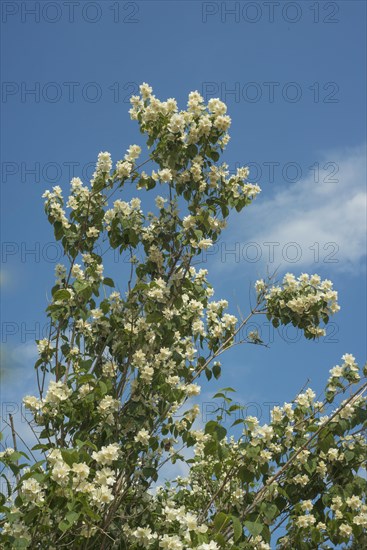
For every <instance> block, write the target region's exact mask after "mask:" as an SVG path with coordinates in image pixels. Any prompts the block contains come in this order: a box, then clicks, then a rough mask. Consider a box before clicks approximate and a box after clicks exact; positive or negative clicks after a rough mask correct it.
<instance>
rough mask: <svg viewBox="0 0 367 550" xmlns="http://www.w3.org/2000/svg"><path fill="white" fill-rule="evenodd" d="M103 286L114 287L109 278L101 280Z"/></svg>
mask: <svg viewBox="0 0 367 550" xmlns="http://www.w3.org/2000/svg"><path fill="white" fill-rule="evenodd" d="M103 284H104V285H107V286H111V287H114V286H115V283H114V282H113V280H112V279H111V278H110V277H105V278H104V279H103Z"/></svg>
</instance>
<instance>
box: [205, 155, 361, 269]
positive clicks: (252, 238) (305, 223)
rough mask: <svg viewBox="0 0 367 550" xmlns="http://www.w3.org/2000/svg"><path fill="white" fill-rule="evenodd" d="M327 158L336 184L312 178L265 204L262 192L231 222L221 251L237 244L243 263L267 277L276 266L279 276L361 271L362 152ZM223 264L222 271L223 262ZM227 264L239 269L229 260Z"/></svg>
mask: <svg viewBox="0 0 367 550" xmlns="http://www.w3.org/2000/svg"><path fill="white" fill-rule="evenodd" d="M327 158H329V159H330V158H333V159H334V162H335V163H336V164H337V165H338V167H339V171H338V173H337V174H335V175H334V179H337V180H338V181H337V182H334V183H330V182H328V181H322V178H320V183H315V181H314V178H313V176H311V177H309V178H304V179H302V180H300V181H299V182H297V183H295V184H290V185H287V187H286V188H284V187H283V188H282V189H276V190H275V193H274V194H273V196H271V197H269V198H265V196H264V195H265V193H266V190H264V193H262V194H260V196H259V197H258V198H257V199H256V201H255V202H254V203H253V204H252V205H251V206H249V207H248V208H246V209H245V210H244V211H243V214H242V215H240V216H234V217H233V218H232V219H231V222H230V224H229V227H228V231H227V233H224V235H223V243H222V245H221V246H223V245H224V244H226V245H227V248H228V250H229V249H230V248H231V246H232V249H233V248H234V246H235V243H237V247H238V252H239V254H240V256H239V259H240V261H241V262H244V261H246V260H247V261H250V263H251V260H253V258H256V257H257V256H258V257H259V263H262V264H263V265H264V264H265V265H266V264H267V265H268V266H269V267H270V271H271V270H272V269H271V268H273V269H275V268H276V267H278V266H280V269H281V270H282V271H283V270H291V269H295V266H297V270H298V268H301V269H305V268H311V267H312V268H313V269H315V270H317V268H318V269H320V268H322V267H326V268H327V269H328V271H330V269H338V270H344V271H354V272H356V271H357V270H358V271H359V270H360V268H361V267H362V266H363V259H364V257H365V254H366V158H365V147H358V148H355V149H348V150H345V151H338V152H337V153H335V152H334V153H333V154H331V153H330V152H329V153H328V155H327ZM322 165H323V162H322V159H320V166H322ZM250 242H253V243H257V248H256V246H255V245H252V246H250V245H249V244H248V243H250ZM264 243H273V244H271V245H270V244H264ZM291 243H297V244H293V245H292V244H291ZM310 247H311V248H310ZM271 250H273V252H274V258H271V254H270V253H271ZM222 257H223V254H222ZM228 258H230V256H229V255H228ZM221 263H222V266H223V267H224V265H223V259H222V262H221ZM252 263H253V262H252ZM226 264H227V265H226V266H225V269H228V262H226ZM231 264H232V267H236V265H238V263H237V264H236V263H235V262H234V261H233V259H232V261H231ZM215 267H216V268H218V267H219V262H216V265H215ZM258 267H259V266H258Z"/></svg>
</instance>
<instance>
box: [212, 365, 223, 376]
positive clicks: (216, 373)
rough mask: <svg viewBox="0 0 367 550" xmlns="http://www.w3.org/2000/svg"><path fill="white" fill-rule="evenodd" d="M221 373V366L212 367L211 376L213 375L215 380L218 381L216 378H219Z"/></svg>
mask: <svg viewBox="0 0 367 550" xmlns="http://www.w3.org/2000/svg"><path fill="white" fill-rule="evenodd" d="M221 372H222V369H221V366H220V365H218V364H216V365H214V367H213V374H214V378H215V379H216V380H218V378H219V377H220V373H221Z"/></svg>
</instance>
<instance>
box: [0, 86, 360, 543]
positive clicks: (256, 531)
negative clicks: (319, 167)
mask: <svg viewBox="0 0 367 550" xmlns="http://www.w3.org/2000/svg"><path fill="white" fill-rule="evenodd" d="M140 92H141V93H140V96H134V97H132V99H131V103H132V108H131V110H130V115H131V118H132V119H133V120H137V121H138V124H139V126H140V130H141V132H142V133H144V134H146V136H147V145H148V148H149V149H150V154H149V159H148V161H143V162H142V163H140V164H138V159H139V157H140V155H141V148H140V147H139V146H138V145H131V146H130V147H129V149H128V150H127V153H126V154H125V156H124V158H123V159H121V160H119V161H118V162H117V163H116V165H115V167H113V164H112V160H111V157H110V155H109V153H106V152H102V153H100V154H99V156H98V161H97V166H96V170H95V173H94V174H93V177H92V180H91V182H90V186H89V185H84V184H83V183H82V182H81V181H80V179H79V178H73V179H72V181H71V193H70V196H69V197H68V199H67V201H66V203H65V200H64V198H63V195H62V190H61V188H60V187H58V186H56V187H54V188H53V190H52V191H51V192H50V191H46V192H45V193H44V198H45V211H46V214H47V216H48V219H49V221H50V223H51V224H52V225H53V228H54V232H55V238H56V239H57V240H60V241H61V243H62V246H63V249H64V252H65V256H66V258H67V260H68V263H67V265H58V266H57V267H56V283H55V285H54V286H53V288H52V299H51V300H50V303H49V305H48V307H47V314H48V316H49V319H50V323H51V329H50V334H49V337H48V338H45V339H42V340H39V341H37V346H38V352H39V358H38V360H37V362H36V365H35V367H36V370H37V380H38V385H39V396H38V397H35V396H26V397H25V398H24V405H25V407H26V408H27V409H29V410H30V411H31V412H32V413H33V418H34V421H33V422H32V423H31V427H32V430H33V433H34V435H35V437H36V440H37V441H36V444H35V445H34V446H33V448H32V449H28V452H23V451H19V450H18V449H17V445H16V442H17V434H16V430H15V428H14V426H13V425H12V432H13V436H14V443H15V448H12V449H10V448H9V449H6V450H5V451H4V452H2V453H1V455H0V461H1V463H2V464H3V466H4V469H3V471H2V474H1V475H2V476H3V477H5V478H7V479H9V480H10V481H12V480H13V481H14V482H15V483H14V487H12V483H10V482H9V483H8V490H7V494H2V495H0V513H1V519H0V528H1V532H0V540H1V547H2V548H4V549H13V548H17V549H18V548H19V549H20V548H31V549H32V550H33V549H37V548H39V549H41V548H42V549H44V548H49V549H56V548H57V549H59V548H83V549H95V548H102V549H118V548H119V549H132V550H141V549H145V548H150V549H152V550H159V549H167V550H184V549H185V550H194V549H195V550H218V549H220V548H225V549H233V550H235V549H238V550H239V549H250V548H255V549H258V550H266V549H269V548H270V547H271V545H273V547H274V544H276V546H277V547H278V548H285V549H295V548H297V549H313V548H331V546H330V545H339V544H343V545H344V547H345V548H362V547H363V546H364V544H365V543H366V535H365V527H366V526H367V504H366V497H365V491H364V489H365V486H364V478H363V475H362V473H361V467H362V465H363V460H364V458H365V454H366V442H365V440H364V438H363V437H362V428H363V425H364V423H365V422H366V398H365V396H364V391H365V388H366V383H365V376H366V372H364V374H362V373H360V371H359V369H358V366H357V365H356V363H355V359H354V357H353V356H352V355H350V354H346V355H344V357H343V363H342V365H341V366H336V367H334V368H333V369H332V370H331V371H330V375H331V376H330V379H329V380H328V382H327V386H326V390H325V396H324V397H323V398H322V399H320V400H317V401H316V400H315V398H316V396H315V393H314V392H313V391H312V390H311V389H310V388H309V389H307V390H306V391H305V392H304V393H300V394H299V395H298V396H296V397H295V399H294V400H293V401H292V402H291V403H285V404H284V406H283V407H274V409H273V411H272V414H271V422H270V424H269V425H263V426H261V425H260V424H259V422H258V420H257V419H256V418H255V417H249V416H245V417H242V418H238V419H237V420H234V422H233V425H232V426H233V433H232V434H227V430H226V429H225V428H224V426H223V424H224V422H223V418H224V415H226V416H230V415H233V414H234V412H235V411H236V410H238V408H239V406H238V405H234V404H232V400H231V397H229V394H230V392H231V388H227V389H226V390H223V392H219V393H218V394H217V395H216V397H217V398H220V399H223V400H224V403H225V404H226V405H225V408H223V407H218V411H219V413H218V417H217V420H216V421H210V422H208V423H207V424H206V425H205V428H204V429H203V430H200V429H197V426H196V425H194V423H195V419H196V418H197V417H198V415H199V407H198V406H197V405H194V406H192V405H191V406H190V405H189V403H190V401H189V399H190V397H192V396H197V395H198V394H199V393H200V385H199V384H198V380H199V378H200V377H201V376H203V375H205V376H206V378H207V379H208V380H210V379H211V378H212V377H213V376H214V378H219V377H220V374H221V364H220V362H219V361H218V356H219V355H221V354H222V353H223V352H224V351H225V350H226V349H229V348H230V347H231V346H232V345H233V344H234V342H235V337H236V335H237V334H238V333H239V331H240V330H241V329H242V327H244V326H245V325H246V323H248V321H249V319H251V317H252V316H253V315H260V314H262V315H266V316H267V317H268V319H269V320H271V321H272V323H273V325H274V326H276V327H277V326H279V325H280V324H283V325H286V324H288V323H292V324H293V325H294V326H295V327H298V328H301V329H302V330H303V331H304V334H305V337H306V338H308V339H314V338H317V337H318V336H320V335H322V334H323V333H324V332H323V331H324V329H323V327H322V324H324V325H325V324H327V323H328V320H329V316H330V315H332V314H334V313H336V312H337V311H338V309H339V306H338V304H337V293H336V292H335V291H333V290H332V283H331V282H330V281H328V280H325V281H321V279H320V277H319V276H318V275H311V276H309V275H306V274H302V275H300V276H299V277H298V278H296V277H295V276H293V275H291V274H287V275H286V276H285V277H284V279H283V281H282V283H281V284H279V285H278V286H277V285H274V284H273V281H272V280H271V279H270V280H268V281H264V280H259V281H257V282H256V285H255V287H256V288H255V292H256V303H255V305H254V306H253V307H252V309H251V310H250V312H249V314H248V316H247V317H246V318H245V319H241V320H238V319H237V318H236V317H235V316H234V315H231V314H229V313H228V312H227V308H228V303H227V301H226V300H213V294H214V290H213V288H212V286H211V285H210V283H209V282H208V279H207V275H208V273H207V270H205V269H199V270H197V269H196V268H195V267H194V266H193V265H192V264H193V260H194V259H195V256H197V255H198V254H199V253H200V251H201V250H202V249H206V248H209V247H210V246H212V245H213V243H214V242H215V241H216V240H217V239H218V237H219V236H220V234H221V232H222V230H223V229H224V228H225V225H226V219H227V217H228V215H229V212H230V210H231V209H233V208H234V209H236V210H237V211H238V212H240V211H241V210H242V209H243V208H244V207H246V206H248V205H250V204H251V202H252V201H253V200H254V199H255V197H256V196H257V195H258V194H259V192H260V188H259V187H258V185H256V184H253V183H249V182H248V181H247V178H248V177H249V172H248V169H247V168H246V167H244V168H239V169H238V170H237V172H236V174H235V175H230V174H229V171H228V166H227V165H226V164H224V163H223V164H218V161H219V158H220V153H221V152H222V151H223V149H224V148H225V146H226V144H227V143H228V140H229V136H228V134H227V129H228V128H229V126H230V122H231V120H230V117H229V116H228V115H227V114H226V112H227V108H226V105H225V104H224V103H223V102H221V101H220V100H219V99H211V100H210V101H209V102H208V104H207V105H205V103H204V100H203V98H202V97H201V96H200V94H199V93H198V92H192V93H190V95H189V100H188V105H187V110H185V111H179V110H178V107H177V103H176V101H175V100H174V99H168V100H167V101H165V102H161V101H160V100H158V99H157V98H156V97H155V96H154V95H153V94H152V89H151V88H150V87H149V86H148V85H147V84H143V85H142V86H141V87H140ZM148 162H151V163H152V169H151V170H149V172H146V171H144V170H141V168H142V166H143V165H144V166H145V165H147V164H148ZM146 170H147V168H146ZM128 180H129V181H131V182H133V183H134V185H135V186H136V189H137V190H138V191H139V192H140V193H142V192H143V191H144V190H146V191H151V190H152V189H154V188H155V187H156V186H157V185H159V186H162V187H161V188H162V193H163V194H164V196H160V195H158V196H157V197H156V198H155V205H156V209H157V212H156V214H154V213H144V212H143V210H142V208H141V200H140V199H139V198H133V199H131V200H130V201H127V200H125V201H124V200H122V199H120V198H116V195H115V196H114V199H115V200H114V201H113V203H111V197H112V196H113V195H114V194H115V193H116V192H121V194H122V195H123V192H124V186H125V185H126V184H127V181H128ZM164 190H165V191H164ZM125 198H126V197H125ZM66 209H68V210H66ZM100 239H104V240H105V241H107V242H108V244H109V246H110V247H111V248H112V249H117V250H118V251H119V252H120V253H123V252H125V251H126V252H127V253H128V255H129V258H130V265H131V271H130V278H129V280H128V281H127V283H126V287H125V288H124V293H123V294H121V293H120V292H119V291H118V290H117V288H119V286H120V285H119V284H115V282H114V281H113V280H112V279H111V278H110V277H106V276H105V275H104V269H103V265H102V257H101V256H100V255H99V254H97V252H96V249H97V247H96V245H97V243H98V241H99V240H100ZM70 327H71V330H70ZM248 341H249V342H251V343H255V344H256V343H261V341H260V340H259V338H258V337H257V335H256V334H253V333H251V334H250V335H249V339H248ZM362 378H363V379H362ZM353 386H355V389H353ZM342 394H345V396H344V400H341V399H340V398H339V396H340V395H342ZM332 404H334V409H332V410H331V412H329V411H328V409H329V408H330V407H331V406H332ZM184 405H185V407H183V406H184ZM178 412H180V414H177V413H178ZM325 412H328V414H329V415H328V416H327V415H326V414H325ZM239 429H240V431H239ZM238 433H239V435H238ZM234 434H237V436H236V437H235V435H234ZM189 447H191V448H192V451H193V453H192V458H189V459H188V458H187V454H186V455H185V454H184V451H185V449H186V448H189ZM26 450H27V449H26ZM33 452H38V453H39V454H40V455H41V459H40V460H37V459H36V457H34V454H33ZM185 457H186V458H185ZM177 461H183V462H185V463H186V465H187V467H188V475H187V476H186V477H182V476H181V477H180V476H179V477H177V478H176V479H172V480H171V481H169V482H166V483H165V484H164V485H163V486H160V485H159V483H160V481H161V479H160V477H159V475H160V471H161V469H162V467H163V466H164V465H165V464H167V463H169V462H171V463H173V464H174V463H175V462H177ZM12 476H13V477H12Z"/></svg>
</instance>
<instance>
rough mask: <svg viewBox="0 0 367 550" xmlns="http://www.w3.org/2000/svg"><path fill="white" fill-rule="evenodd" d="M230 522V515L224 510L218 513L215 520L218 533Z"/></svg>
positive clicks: (214, 523)
mask: <svg viewBox="0 0 367 550" xmlns="http://www.w3.org/2000/svg"><path fill="white" fill-rule="evenodd" d="M229 522H230V516H228V515H227V514H225V513H224V512H219V513H218V514H216V516H215V518H214V522H213V525H214V529H215V531H216V532H217V533H220V531H222V530H223V529H224V527H226V526H227V525H228V523H229Z"/></svg>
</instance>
